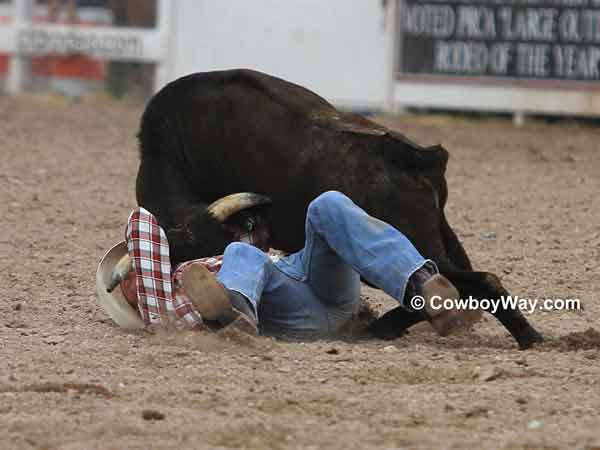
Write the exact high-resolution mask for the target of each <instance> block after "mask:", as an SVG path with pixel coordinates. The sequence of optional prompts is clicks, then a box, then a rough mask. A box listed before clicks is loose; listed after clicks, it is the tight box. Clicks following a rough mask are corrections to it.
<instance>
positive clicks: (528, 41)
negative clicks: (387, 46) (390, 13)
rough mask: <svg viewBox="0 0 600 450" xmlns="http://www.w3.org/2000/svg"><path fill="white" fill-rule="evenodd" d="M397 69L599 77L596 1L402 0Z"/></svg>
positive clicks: (599, 33) (599, 9)
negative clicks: (398, 64)
mask: <svg viewBox="0 0 600 450" xmlns="http://www.w3.org/2000/svg"><path fill="white" fill-rule="evenodd" d="M400 34H401V43H400V53H401V54H400V70H399V71H400V73H401V74H428V75H445V76H456V75H460V76H469V77H473V76H493V77H512V78H542V79H563V80H584V81H592V80H599V79H600V68H599V67H598V66H599V63H600V0H488V1H485V0H479V1H478V0H475V1H472V0H463V1H461V0H447V1H445V0H439V1H438V0H426V1H420V0H403V1H402V4H401V7H400Z"/></svg>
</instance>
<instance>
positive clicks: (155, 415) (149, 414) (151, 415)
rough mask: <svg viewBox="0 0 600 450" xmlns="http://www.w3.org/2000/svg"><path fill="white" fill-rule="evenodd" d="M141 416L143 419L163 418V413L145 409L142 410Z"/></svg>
mask: <svg viewBox="0 0 600 450" xmlns="http://www.w3.org/2000/svg"><path fill="white" fill-rule="evenodd" d="M142 418H143V419H144V420H165V415H164V414H163V413H161V412H160V411H156V410H154V409H145V410H143V411H142Z"/></svg>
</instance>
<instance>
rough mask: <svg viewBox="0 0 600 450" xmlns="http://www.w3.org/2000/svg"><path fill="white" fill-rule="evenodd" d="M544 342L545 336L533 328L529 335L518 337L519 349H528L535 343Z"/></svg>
mask: <svg viewBox="0 0 600 450" xmlns="http://www.w3.org/2000/svg"><path fill="white" fill-rule="evenodd" d="M542 342H544V337H543V336H542V335H541V334H540V333H538V332H537V331H535V330H531V332H530V333H529V334H528V335H526V336H522V337H521V338H520V339H518V344H519V350H528V349H530V348H532V347H533V346H535V344H541V343H542Z"/></svg>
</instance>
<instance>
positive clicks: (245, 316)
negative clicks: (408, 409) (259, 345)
mask: <svg viewBox="0 0 600 450" xmlns="http://www.w3.org/2000/svg"><path fill="white" fill-rule="evenodd" d="M182 284H183V288H184V290H185V292H186V294H187V295H188V297H189V298H190V301H191V302H192V304H193V305H194V308H195V309H196V311H198V313H199V314H200V316H201V317H202V320H203V321H204V322H205V323H206V324H207V325H209V326H212V327H215V328H217V329H236V330H239V331H242V332H244V333H247V334H251V335H258V324H257V322H258V321H257V319H256V316H255V314H254V310H253V309H252V307H251V306H250V304H249V302H248V300H246V297H244V296H243V295H242V294H240V293H239V292H236V291H232V290H230V289H227V288H225V286H223V285H222V284H221V283H219V281H218V280H217V278H216V277H215V276H214V274H212V273H211V272H210V271H209V270H208V269H206V267H204V266H202V265H201V264H191V265H190V266H189V267H188V268H186V269H185V271H184V272H183V275H182Z"/></svg>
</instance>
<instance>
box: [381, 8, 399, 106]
mask: <svg viewBox="0 0 600 450" xmlns="http://www.w3.org/2000/svg"><path fill="white" fill-rule="evenodd" d="M386 5H387V11H385V12H384V14H386V20H385V25H386V27H387V29H386V30H385V31H386V40H387V55H386V63H387V64H386V71H387V80H386V83H387V92H386V99H385V110H386V112H388V113H395V112H396V98H395V86H396V69H397V67H396V66H397V64H398V37H399V36H398V32H399V29H398V0H391V1H390V2H389V3H386Z"/></svg>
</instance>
